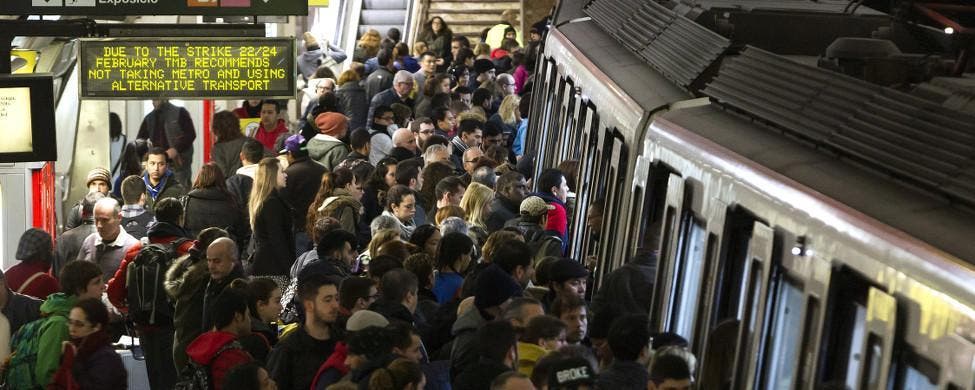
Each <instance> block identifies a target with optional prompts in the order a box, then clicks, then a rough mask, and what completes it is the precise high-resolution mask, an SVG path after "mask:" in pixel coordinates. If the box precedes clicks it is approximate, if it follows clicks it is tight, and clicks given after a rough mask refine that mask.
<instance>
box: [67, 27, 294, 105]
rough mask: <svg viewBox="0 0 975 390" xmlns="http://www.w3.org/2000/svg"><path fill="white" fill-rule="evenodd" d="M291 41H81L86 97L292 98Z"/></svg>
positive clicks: (230, 39)
mask: <svg viewBox="0 0 975 390" xmlns="http://www.w3.org/2000/svg"><path fill="white" fill-rule="evenodd" d="M294 51H295V50H294V40H293V39H290V38H251V39H235V38H206V39H204V38H192V39H184V38H179V39H175V38H174V39H152V40H149V39H82V40H81V45H80V53H79V56H78V58H79V59H80V66H81V77H80V80H81V88H80V93H81V97H82V98H89V99H151V98H160V97H166V98H169V97H172V98H183V99H194V98H197V99H203V98H248V97H253V98H262V99H263V98H288V97H294V95H295V64H294V59H295V54H294Z"/></svg>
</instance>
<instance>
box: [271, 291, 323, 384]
mask: <svg viewBox="0 0 975 390" xmlns="http://www.w3.org/2000/svg"><path fill="white" fill-rule="evenodd" d="M300 278H301V279H300V280H299V281H298V299H299V300H300V301H301V305H302V307H303V308H304V312H305V320H304V322H303V323H302V324H301V325H300V326H299V327H298V329H295V330H294V331H293V332H291V333H289V334H288V335H287V336H285V337H284V338H283V339H281V341H279V342H278V344H277V345H276V346H274V349H273V350H271V354H270V355H269V356H268V360H267V369H268V372H269V373H270V375H271V378H273V379H274V381H275V382H277V384H278V388H279V389H282V390H291V389H296V390H297V389H300V390H305V389H308V388H309V387H311V382H312V380H314V377H315V373H316V372H318V368H319V367H321V365H322V363H324V362H325V360H326V359H328V357H329V356H331V355H332V352H334V350H335V343H336V342H337V341H338V339H337V338H336V336H335V335H333V334H332V327H333V325H334V324H335V320H336V319H337V318H338V315H339V297H338V295H339V291H338V284H339V282H338V279H336V278H333V277H329V276H325V275H318V274H303V275H301V276H300Z"/></svg>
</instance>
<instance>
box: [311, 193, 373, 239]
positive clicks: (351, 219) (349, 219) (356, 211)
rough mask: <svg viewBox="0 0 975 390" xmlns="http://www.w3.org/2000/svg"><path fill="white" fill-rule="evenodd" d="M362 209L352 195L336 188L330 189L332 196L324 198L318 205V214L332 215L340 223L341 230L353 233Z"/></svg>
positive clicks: (360, 204)
mask: <svg viewBox="0 0 975 390" xmlns="http://www.w3.org/2000/svg"><path fill="white" fill-rule="evenodd" d="M361 211H362V203H359V201H357V200H355V198H353V197H352V195H350V194H349V192H348V191H347V190H346V189H344V188H336V189H335V190H334V191H332V196H329V197H328V198H325V200H324V201H323V202H322V204H321V205H319V206H318V215H319V216H325V217H332V218H335V219H337V220H339V222H340V223H341V226H342V230H345V231H347V232H349V233H353V234H354V233H355V232H356V229H357V226H359V216H360V212H361Z"/></svg>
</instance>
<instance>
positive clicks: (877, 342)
mask: <svg viewBox="0 0 975 390" xmlns="http://www.w3.org/2000/svg"><path fill="white" fill-rule="evenodd" d="M883 352H884V347H883V339H881V338H880V337H878V336H877V335H875V334H873V333H870V334H869V335H868V336H867V349H866V356H865V357H864V364H863V368H864V372H863V380H861V381H860V388H861V389H872V388H875V387H876V386H877V383H878V382H879V380H880V369H881V367H882V364H881V363H883V362H882V361H881V360H880V359H882V358H883V356H884V354H883Z"/></svg>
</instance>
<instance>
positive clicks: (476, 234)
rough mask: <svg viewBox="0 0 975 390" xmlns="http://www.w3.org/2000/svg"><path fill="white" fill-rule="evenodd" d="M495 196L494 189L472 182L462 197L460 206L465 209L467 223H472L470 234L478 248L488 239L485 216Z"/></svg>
mask: <svg viewBox="0 0 975 390" xmlns="http://www.w3.org/2000/svg"><path fill="white" fill-rule="evenodd" d="M493 198H494V190H492V189H491V188H489V187H488V186H486V185H483V184H481V183H477V182H474V183H471V184H470V185H469V186H467V191H465V192H464V197H463V198H461V199H460V207H461V208H462V209H464V212H465V213H466V214H467V215H466V218H465V219H466V220H467V223H468V224H470V235H471V238H472V239H474V244H475V245H477V247H478V248H480V247H482V246H483V245H484V242H485V241H487V237H488V232H487V223H486V222H485V220H486V219H485V217H486V213H487V208H488V205H489V204H490V203H491V200H492V199H493Z"/></svg>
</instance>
